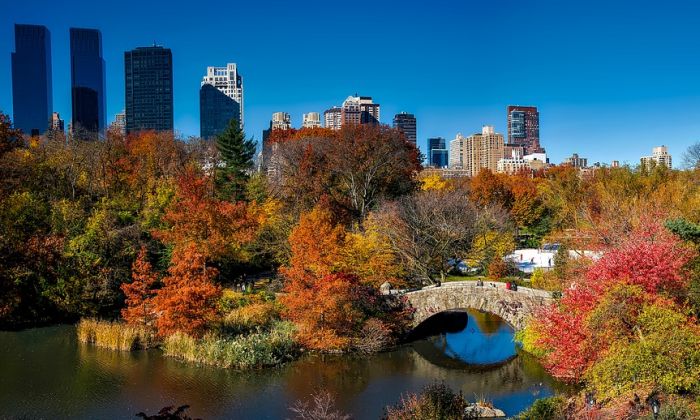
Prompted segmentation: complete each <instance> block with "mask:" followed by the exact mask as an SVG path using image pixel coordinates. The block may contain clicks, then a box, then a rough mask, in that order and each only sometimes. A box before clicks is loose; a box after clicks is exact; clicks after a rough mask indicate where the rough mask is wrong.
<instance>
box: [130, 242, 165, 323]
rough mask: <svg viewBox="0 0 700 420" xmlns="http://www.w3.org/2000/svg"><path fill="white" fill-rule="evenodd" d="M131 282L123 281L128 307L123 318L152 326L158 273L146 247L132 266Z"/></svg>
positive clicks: (142, 248)
mask: <svg viewBox="0 0 700 420" xmlns="http://www.w3.org/2000/svg"><path fill="white" fill-rule="evenodd" d="M131 278H132V279H133V281H132V282H131V283H122V285H121V289H122V291H123V292H124V295H125V296H126V307H125V308H123V309H122V311H121V312H122V318H124V320H125V321H126V322H127V323H128V324H134V325H145V326H151V325H152V324H153V321H154V319H155V311H154V308H153V297H154V296H155V295H156V290H155V289H154V287H155V285H156V283H157V282H158V275H157V274H156V273H155V272H154V271H153V267H152V266H151V263H150V262H149V261H148V253H147V252H146V248H145V247H141V251H139V255H138V257H137V258H136V261H134V264H133V265H132V266H131Z"/></svg>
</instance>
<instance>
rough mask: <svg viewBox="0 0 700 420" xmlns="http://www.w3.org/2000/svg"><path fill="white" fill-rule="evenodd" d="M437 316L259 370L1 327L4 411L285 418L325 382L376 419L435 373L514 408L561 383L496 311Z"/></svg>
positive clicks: (357, 413)
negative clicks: (179, 410) (407, 331)
mask: <svg viewBox="0 0 700 420" xmlns="http://www.w3.org/2000/svg"><path fill="white" fill-rule="evenodd" d="M433 318H434V319H431V320H432V325H431V326H430V330H432V331H430V332H431V333H432V334H433V335H429V334H427V331H428V330H427V329H424V331H423V332H422V333H421V336H420V337H417V339H416V340H415V341H413V342H412V343H410V344H406V345H404V346H401V347H399V348H397V349H395V350H392V351H389V352H384V353H380V354H376V355H372V356H307V357H304V358H302V359H300V360H297V361H295V362H292V363H289V364H287V365H285V366H282V367H280V368H274V369H265V370H259V371H252V372H237V371H233V370H224V369H217V368H209V367H197V366H193V365H189V364H185V363H181V362H178V361H176V360H173V359H169V358H165V357H163V356H162V355H161V353H160V352H159V351H157V350H152V351H140V352H132V353H123V352H114V351H109V350H102V349H98V348H95V347H92V346H88V345H83V344H81V343H79V342H77V340H76V338H75V329H74V328H73V327H71V326H55V327H47V328H36V329H31V330H26V331H20V332H0V418H6V417H9V418H15V417H21V418H51V419H54V418H86V419H112V418H134V414H135V413H137V412H140V411H145V412H146V413H149V414H155V413H156V412H157V411H158V410H159V409H160V408H162V407H164V406H168V405H183V404H189V405H190V406H191V408H190V410H189V411H188V414H190V415H191V416H196V417H202V418H204V419H211V418H226V419H263V418H270V419H278V418H287V417H290V416H291V414H292V413H291V412H290V411H289V409H288V407H289V406H290V405H292V404H293V403H294V401H296V400H298V399H306V398H308V396H309V395H310V394H311V393H312V392H313V391H314V390H315V389H317V388H319V387H323V388H325V389H328V390H330V391H331V392H332V393H333V394H335V395H336V398H337V403H338V406H339V408H340V409H342V410H344V411H346V412H348V413H350V414H352V415H353V417H354V418H357V419H376V418H379V417H380V416H381V415H382V413H383V409H384V407H385V406H386V405H387V404H389V403H394V402H396V401H398V400H399V399H400V397H401V395H402V394H405V393H407V392H416V391H419V390H420V389H421V388H422V387H423V386H425V385H427V384H430V383H431V382H434V381H444V382H445V383H446V384H447V385H449V386H451V387H453V388H454V389H460V390H462V392H463V394H464V395H465V397H467V399H470V400H474V399H475V398H476V397H486V398H487V399H490V400H491V401H493V403H494V405H495V406H496V407H498V408H500V409H502V410H504V411H505V412H506V414H508V415H513V414H516V413H518V412H519V411H521V410H523V409H524V408H526V407H527V406H529V405H530V404H531V403H532V402H533V401H534V400H535V399H537V398H541V397H544V396H547V395H551V394H552V393H554V392H555V391H556V390H558V389H562V388H561V385H560V384H558V383H557V382H556V381H554V380H553V379H552V378H551V377H550V376H549V375H547V374H546V373H545V372H544V370H543V369H542V368H541V366H539V365H538V364H537V362H535V361H534V360H532V359H531V358H529V357H528V356H527V355H524V354H520V353H519V352H518V350H517V348H516V345H515V343H513V331H512V329H511V328H510V327H509V326H508V325H507V324H505V323H504V322H503V321H502V320H501V319H500V318H498V317H496V316H493V315H489V314H482V313H479V312H477V311H467V312H461V313H454V312H453V313H450V314H448V315H437V316H436V317H433ZM435 333H437V334H436V335H435Z"/></svg>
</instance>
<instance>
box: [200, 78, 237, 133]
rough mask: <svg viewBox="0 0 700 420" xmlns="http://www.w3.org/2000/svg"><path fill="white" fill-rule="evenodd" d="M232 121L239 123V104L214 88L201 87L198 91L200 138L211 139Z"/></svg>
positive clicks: (209, 86)
mask: <svg viewBox="0 0 700 420" xmlns="http://www.w3.org/2000/svg"><path fill="white" fill-rule="evenodd" d="M232 119H236V121H239V122H240V120H241V106H240V104H239V103H238V102H236V101H235V100H233V99H232V98H230V97H229V96H228V95H226V94H225V93H223V92H222V91H220V90H219V89H217V88H216V87H215V86H213V85H210V84H204V85H202V87H201V88H200V89H199V126H200V137H202V138H203V139H211V138H213V137H215V136H217V135H219V134H221V133H222V132H223V131H224V130H225V129H226V127H227V126H228V123H229V121H231V120H232Z"/></svg>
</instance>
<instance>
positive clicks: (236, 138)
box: [216, 119, 256, 200]
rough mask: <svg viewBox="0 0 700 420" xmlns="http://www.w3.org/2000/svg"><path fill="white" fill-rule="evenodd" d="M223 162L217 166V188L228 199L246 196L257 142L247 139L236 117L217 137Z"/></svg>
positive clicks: (220, 195) (222, 196) (217, 145)
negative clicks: (246, 187)
mask: <svg viewBox="0 0 700 420" xmlns="http://www.w3.org/2000/svg"><path fill="white" fill-rule="evenodd" d="M216 148H217V150H218V151H219V155H220V157H221V164H220V165H217V167H216V190H217V193H218V195H219V197H221V198H223V199H226V200H242V199H244V198H245V186H246V181H247V180H248V170H249V169H250V168H251V167H252V165H253V157H254V156H255V148H256V143H255V141H254V140H253V139H246V138H245V133H244V132H243V130H242V129H241V125H240V123H239V122H238V120H236V119H232V120H231V121H229V123H228V126H227V127H226V129H225V130H224V132H223V133H221V134H220V135H218V136H217V137H216Z"/></svg>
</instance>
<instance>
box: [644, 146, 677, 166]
mask: <svg viewBox="0 0 700 420" xmlns="http://www.w3.org/2000/svg"><path fill="white" fill-rule="evenodd" d="M640 161H641V164H642V166H644V167H646V168H647V169H651V168H653V167H654V166H658V165H664V166H666V167H667V168H668V169H671V168H672V167H673V161H672V158H671V155H670V154H669V153H668V147H666V146H658V147H654V148H653V149H652V151H651V156H644V157H642V158H641V160H640Z"/></svg>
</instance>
